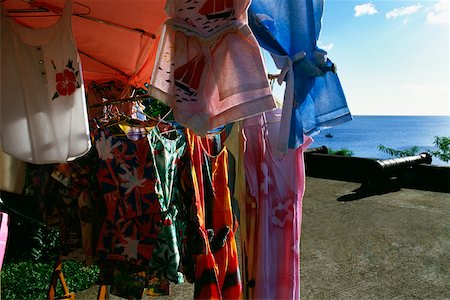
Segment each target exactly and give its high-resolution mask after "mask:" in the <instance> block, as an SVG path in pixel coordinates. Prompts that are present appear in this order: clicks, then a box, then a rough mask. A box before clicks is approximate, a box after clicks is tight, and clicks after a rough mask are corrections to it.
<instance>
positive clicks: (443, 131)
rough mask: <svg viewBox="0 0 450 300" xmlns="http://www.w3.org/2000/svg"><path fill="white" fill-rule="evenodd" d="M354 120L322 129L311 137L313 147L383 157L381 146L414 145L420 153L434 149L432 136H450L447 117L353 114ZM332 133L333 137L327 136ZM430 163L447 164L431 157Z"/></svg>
mask: <svg viewBox="0 0 450 300" xmlns="http://www.w3.org/2000/svg"><path fill="white" fill-rule="evenodd" d="M353 118H354V119H353V120H352V121H350V122H347V123H344V124H341V125H338V126H335V127H332V128H328V129H324V130H322V131H321V132H320V133H319V134H318V135H315V136H313V139H314V143H313V144H312V145H311V147H310V148H312V147H319V146H322V145H325V146H327V147H328V148H331V149H333V150H340V149H343V148H345V149H349V150H351V151H353V156H357V157H366V158H377V159H386V158H391V156H389V155H388V154H386V153H384V152H381V151H379V150H378V146H379V145H384V146H386V147H389V148H393V149H396V150H406V149H409V148H411V147H413V146H417V147H419V149H420V152H422V151H425V150H428V149H430V150H436V149H437V147H436V146H435V145H434V144H433V141H434V137H435V136H439V137H441V136H446V137H450V116H353ZM326 134H331V135H332V137H326V136H325V135H326ZM432 164H434V165H443V166H450V163H446V162H443V161H441V160H439V159H437V158H436V157H433V161H432Z"/></svg>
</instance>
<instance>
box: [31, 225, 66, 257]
mask: <svg viewBox="0 0 450 300" xmlns="http://www.w3.org/2000/svg"><path fill="white" fill-rule="evenodd" d="M59 236H60V234H59V231H58V230H54V229H49V228H46V227H37V228H36V230H35V232H34V236H33V241H34V243H35V244H34V246H33V247H32V248H31V250H30V251H31V257H32V258H34V259H35V260H37V261H56V259H57V257H58V255H59V248H60V239H59Z"/></svg>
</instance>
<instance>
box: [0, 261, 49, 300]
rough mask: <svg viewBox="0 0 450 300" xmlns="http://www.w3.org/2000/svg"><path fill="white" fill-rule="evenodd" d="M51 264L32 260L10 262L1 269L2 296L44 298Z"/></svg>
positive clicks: (24, 298)
mask: <svg viewBox="0 0 450 300" xmlns="http://www.w3.org/2000/svg"><path fill="white" fill-rule="evenodd" d="M51 274H52V265H51V264H46V263H40V262H34V261H31V260H29V261H21V262H10V263H8V264H6V265H4V266H3V270H2V275H1V276H2V298H3V299H11V300H15V299H17V300H19V299H20V300H28V299H29V300H34V299H45V298H46V294H47V290H48V287H49V284H50V278H51Z"/></svg>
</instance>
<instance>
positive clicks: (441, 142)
mask: <svg viewBox="0 0 450 300" xmlns="http://www.w3.org/2000/svg"><path fill="white" fill-rule="evenodd" d="M434 145H435V146H436V147H438V150H437V151H431V150H428V152H429V153H430V154H431V155H433V156H434V157H437V158H439V159H440V160H442V161H445V162H449V161H450V137H445V136H442V137H439V136H435V137H434Z"/></svg>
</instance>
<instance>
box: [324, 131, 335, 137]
mask: <svg viewBox="0 0 450 300" xmlns="http://www.w3.org/2000/svg"><path fill="white" fill-rule="evenodd" d="M325 137H327V138H332V137H333V135H332V134H331V133H329V132H328V133H327V134H325Z"/></svg>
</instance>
